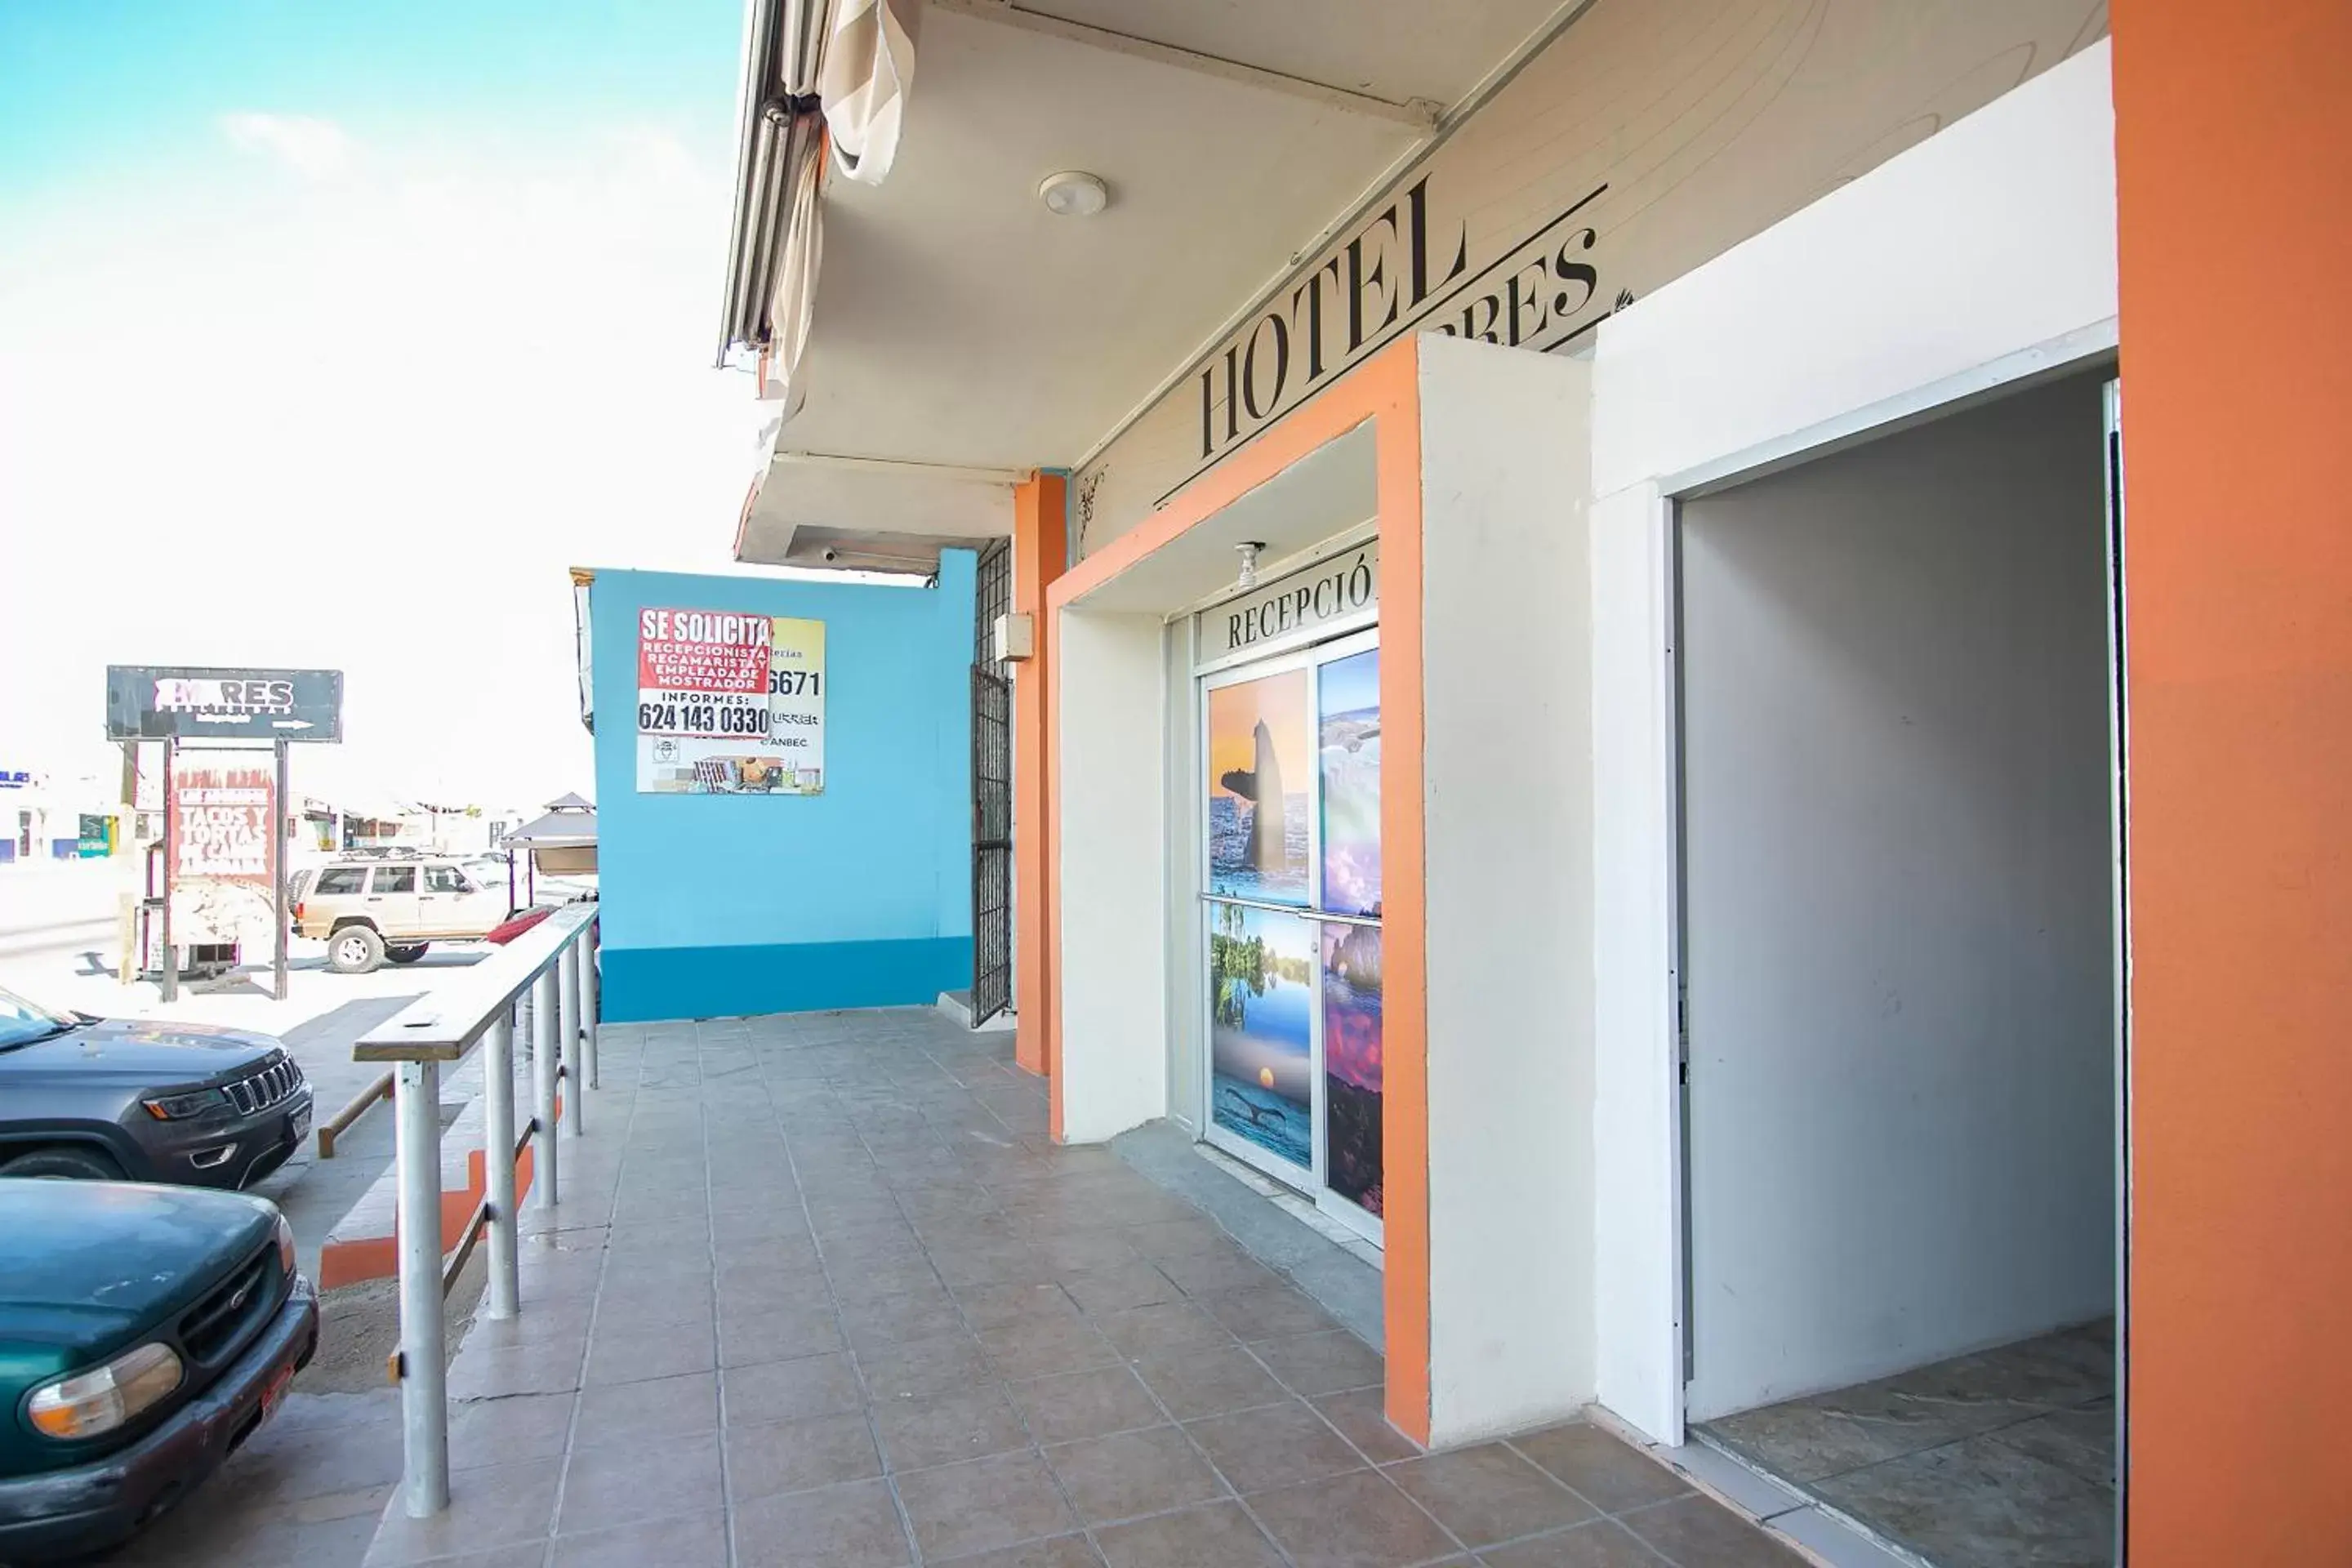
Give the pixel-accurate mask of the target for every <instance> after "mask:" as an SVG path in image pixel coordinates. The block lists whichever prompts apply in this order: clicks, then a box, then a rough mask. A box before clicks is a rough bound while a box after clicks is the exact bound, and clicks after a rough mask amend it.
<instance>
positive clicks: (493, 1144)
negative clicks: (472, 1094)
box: [482, 1003, 520, 1318]
mask: <svg viewBox="0 0 2352 1568" xmlns="http://www.w3.org/2000/svg"><path fill="white" fill-rule="evenodd" d="M482 1173H483V1180H484V1181H485V1183H487V1184H488V1197H489V1200H490V1283H489V1296H490V1316H491V1317H492V1318H511V1317H513V1316H514V1315H515V1310H516V1308H517V1306H518V1305H519V1301H520V1246H519V1244H518V1241H517V1232H516V1226H515V1105H514V1006H513V1005H512V1004H511V1003H509V1005H508V1006H507V1008H506V1010H505V1011H504V1012H502V1013H500V1014H499V1016H497V1017H495V1018H493V1019H491V1020H490V1026H489V1029H488V1031H487V1032H486V1033H485V1034H484V1035H483V1036H482Z"/></svg>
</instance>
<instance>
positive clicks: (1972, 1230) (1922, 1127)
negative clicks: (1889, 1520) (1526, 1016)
mask: <svg viewBox="0 0 2352 1568" xmlns="http://www.w3.org/2000/svg"><path fill="white" fill-rule="evenodd" d="M2102 436H2103V424H2102V411H2101V392H2100V382H2099V378H2098V377H2097V376H2096V375H2092V376H2088V377H2079V378H2075V379H2071V380H2068V381H2064V382H2061V383H2058V384H2055V385H2052V386H2044V387H2036V388H2034V389H2033V390H2032V391H2029V392H2026V393H2023V394H2021V395H2017V396H2014V397H2010V398H2005V399H2002V400H2000V401H1998V402H1995V403H1992V404H1990V405H1986V406H1984V407H1981V408H1976V409H1971V410H1969V411H1968V412H1966V413H1964V414H1960V415H1958V416H1953V417H1951V418H1948V419H1944V420H1938V421H1937V422H1935V423H1932V424H1929V425H1926V426H1920V427H1918V428H1916V429H1911V430H1906V431H1904V432H1902V433H1901V434H1899V435H1896V436H1893V437H1888V438H1886V439H1885V440H1884V441H1879V442H1874V443H1872V444H1870V445H1867V446H1864V447H1857V448H1855V449H1853V450H1852V451H1846V452H1840V453H1837V454H1835V455H1833V456H1832V457H1830V458H1824V459H1822V460H1821V461H1819V462H1816V463H1810V464H1805V465H1802V466H1801V467H1798V468H1791V469H1790V470H1788V471H1786V472H1784V473H1780V474H1775V475H1772V476H1770V477H1769V478H1767V479H1760V480H1757V481H1755V482H1753V483H1751V484H1748V485H1742V486H1738V487H1735V488H1734V489H1729V490H1727V491H1724V492H1723V493H1721V494H1718V495H1714V496H1709V497H1707V498H1706V499H1704V500H1691V501H1687V502H1685V504H1684V507H1683V511H1682V533H1681V537H1680V549H1681V562H1682V603H1683V616H1682V626H1683V632H1682V636H1683V643H1682V668H1683V686H1682V690H1683V725H1682V761H1683V777H1684V795H1683V802H1684V805H1683V824H1684V826H1683V834H1684V837H1683V844H1684V866H1685V871H1684V883H1683V900H1684V901H1683V931H1684V949H1683V958H1684V963H1685V970H1686V972H1687V975H1688V986H1689V998H1690V1010H1689V1027H1690V1057H1691V1069H1690V1123H1689V1138H1690V1163H1689V1169H1690V1182H1691V1237H1692V1243H1691V1270H1692V1280H1693V1292H1692V1295H1693V1309H1694V1310H1693V1325H1694V1329H1695V1331H1696V1341H1695V1352H1696V1353H1695V1356H1694V1366H1693V1375H1692V1379H1691V1384H1690V1389H1689V1397H1688V1414H1689V1416H1690V1417H1691V1418H1692V1419H1694V1420H1696V1419H1703V1418H1705V1417H1706V1416H1710V1415H1726V1414H1729V1413H1731V1412H1733V1411H1738V1410H1745V1409H1748V1408H1751V1407H1753V1406H1755V1405H1764V1404H1769V1403H1771V1402H1773V1401H1775V1400H1778V1399H1784V1398H1790V1397H1793V1396H1795V1395H1798V1394H1811V1393H1814V1392H1817V1391H1819V1390H1821V1389H1824V1388H1836V1387H1842V1386H1844V1385H1846V1384H1853V1383H1861V1382H1864V1381H1867V1380H1868V1379H1870V1378H1874V1377H1878V1376H1882V1375H1885V1374H1886V1373H1892V1372H1896V1371H1900V1370H1902V1369H1905V1368H1907V1367H1912V1366H1917V1365H1921V1364H1924V1363H1928V1362H1932V1361H1939V1360H1942V1359H1944V1358H1945V1357H1948V1356H1952V1355H1958V1354H1961V1353H1963V1352H1968V1351H1972V1350H1977V1349H1980V1348H1983V1347H1985V1346H1987V1345H1993V1344H2000V1343H2005V1342H2009V1341H2011V1340H2017V1339H2022V1338H2025V1337H2028V1336H2030V1335H2032V1334H2035V1333H2040V1332H2042V1331H2047V1330H2051V1329H2054V1328H2059V1327H2063V1326H2064V1325H2066V1324H2069V1323H2074V1322H2080V1321H2084V1319H2087V1318H2094V1317H2097V1316H2100V1315H2102V1314H2104V1313H2105V1312H2107V1311H2110V1310H2113V1308H2114V1305H2115V1246H2114V1242H2115V1212H2116V1211H2115V1198H2116V1188H2115V1139H2116V1123H2115V1017H2114V1006H2113V995H2114V978H2115V977H2114V973H2113V970H2114V965H2113V963H2112V950H2111V938H2112V931H2113V920H2112V914H2113V900H2114V896H2115V889H2114V886H2113V879H2112V876H2111V870H2112V867H2111V859H2112V856H2111V849H2110V838H2109V828H2110V815H2109V812H2110V790H2109V780H2110V777H2111V762H2110V752H2109V744H2108V734H2107V729H2108V724H2107V682H2108V663H2107V647H2106V631H2107V616H2106V563H2105V554H2104V551H2103V531H2104V523H2105V443H2104V441H2103V439H2102Z"/></svg>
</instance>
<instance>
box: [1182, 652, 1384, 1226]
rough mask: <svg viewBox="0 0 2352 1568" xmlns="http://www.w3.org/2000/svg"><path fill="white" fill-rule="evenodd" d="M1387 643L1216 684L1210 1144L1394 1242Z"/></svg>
mask: <svg viewBox="0 0 2352 1568" xmlns="http://www.w3.org/2000/svg"><path fill="white" fill-rule="evenodd" d="M1380 658H1381V654H1380V633H1379V631H1378V630H1377V629H1373V630H1366V631H1359V632H1355V633H1353V634H1352V635H1349V636H1344V637H1336V638H1333V639H1331V640H1328V641H1325V642H1321V643H1318V644H1315V645H1313V646H1310V647H1305V648H1301V649H1298V650H1297V651H1295V652H1292V653H1288V654H1286V655H1282V656H1280V657H1276V658H1264V659H1257V660H1254V661H1252V662H1248V663H1244V664H1242V665H1239V666H1237V667H1234V668H1227V669H1224V670H1222V671H1219V672H1217V673H1214V674H1212V675H1208V676H1205V677H1203V678H1202V679H1200V681H1199V682H1198V686H1199V688H1200V718H1201V726H1202V730H1201V733H1202V746H1201V752H1200V755H1201V757H1202V760H1203V768H1202V772H1203V774H1204V777H1203V778H1202V788H1203V791H1204V800H1205V808H1204V810H1203V812H1202V817H1201V820H1202V823H1203V825H1204V830H1203V832H1202V844H1201V847H1200V852H1201V878H1202V879H1201V883H1200V886H1201V888H1202V895H1201V918H1202V921H1203V924H1204V927H1205V932H1204V940H1203V942H1202V952H1203V953H1205V955H1206V957H1207V966H1206V967H1207V973H1206V974H1205V976H1204V977H1203V983H1204V984H1205V985H1206V988H1207V995H1206V1001H1205V1009H1204V1025H1205V1030H1206V1035H1207V1039H1206V1048H1205V1049H1204V1050H1203V1051H1202V1071H1203V1073H1204V1075H1205V1078H1206V1083H1205V1086H1204V1095H1205V1098H1204V1100H1203V1104H1204V1107H1205V1115H1204V1117H1203V1123H1202V1136H1203V1137H1204V1139H1205V1140H1206V1141H1207V1142H1209V1143H1210V1144H1212V1145H1213V1146H1214V1147H1215V1148H1217V1149H1218V1150H1220V1151H1222V1152H1225V1153H1227V1154H1230V1155H1232V1156H1233V1157H1234V1158H1235V1159H1238V1160H1241V1161H1243V1162H1244V1163H1247V1164H1249V1165H1251V1166H1253V1167H1255V1169H1257V1170H1258V1171H1261V1172H1263V1173H1265V1174H1266V1175H1268V1176H1271V1177H1272V1178H1274V1179H1275V1180H1276V1181H1278V1182H1281V1183H1284V1184H1287V1185H1289V1186H1292V1187H1294V1188H1297V1190H1299V1191H1300V1192H1302V1193H1304V1194H1307V1195H1308V1196H1310V1197H1311V1198H1312V1199H1313V1200H1314V1203H1315V1205H1316V1207H1317V1208H1318V1209H1319V1210H1321V1211H1322V1212H1323V1213H1325V1214H1327V1215H1330V1216H1332V1217H1333V1218H1334V1219H1337V1220H1338V1221H1339V1222H1340V1223H1341V1224H1342V1225H1344V1226H1347V1227H1348V1228H1349V1229H1350V1230H1353V1231H1354V1232H1356V1233H1357V1234H1359V1235H1361V1236H1363V1237H1367V1238H1368V1239H1370V1240H1371V1241H1372V1242H1374V1243H1376V1244H1377V1243H1378V1242H1379V1241H1380V1240H1381V1210H1382V1206H1383V1184H1382V1180H1381V1093H1382V1084H1381V797H1380V768H1381V745H1380V734H1381V707H1380Z"/></svg>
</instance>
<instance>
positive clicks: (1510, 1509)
mask: <svg viewBox="0 0 2352 1568" xmlns="http://www.w3.org/2000/svg"><path fill="white" fill-rule="evenodd" d="M1387 1474H1388V1478H1389V1479H1391V1481H1394V1482H1395V1483H1396V1484H1397V1485H1398V1486H1399V1487H1400V1488H1402V1489H1403V1490H1404V1492H1405V1494H1406V1495H1407V1496H1408V1497H1411V1498H1412V1500H1414V1501H1415V1502H1418V1503H1419V1504H1421V1506H1422V1507H1423V1509H1425V1510H1428V1511H1429V1512H1430V1513H1431V1514H1432V1515H1433V1516H1434V1517H1435V1519H1436V1520H1437V1521H1438V1523H1440V1524H1442V1525H1444V1527H1445V1528H1446V1529H1447V1530H1449V1531H1453V1532H1454V1537H1455V1538H1456V1539H1458V1540H1459V1541H1460V1542H1462V1543H1463V1544H1464V1545H1465V1546H1473V1547H1476V1546H1486V1545H1491V1544H1493V1543H1495V1542H1503V1541H1509V1540H1512V1539H1514V1538H1516V1537H1518V1536H1522V1535H1535V1534H1538V1533H1539V1532H1541V1531H1547V1530H1557V1529H1559V1528H1560V1527H1561V1526H1563V1525H1570V1524H1580V1523H1582V1522H1584V1521H1587V1520H1590V1519H1591V1518H1592V1517H1593V1509H1592V1506H1591V1504H1590V1503H1588V1502H1586V1501H1585V1500H1583V1499H1581V1498H1580V1497H1578V1496H1577V1495H1576V1494H1575V1493H1574V1492H1571V1491H1570V1490H1569V1489H1567V1488H1566V1487H1563V1486H1561V1485H1560V1484H1559V1482H1558V1481H1556V1480H1554V1479H1551V1478H1550V1477H1549V1476H1548V1475H1546V1474H1544V1472H1543V1471H1541V1470H1539V1469H1538V1468H1536V1467H1535V1466H1533V1465H1531V1464H1529V1463H1528V1461H1527V1460H1525V1459H1523V1458H1520V1457H1519V1456H1518V1455H1517V1454H1515V1453H1513V1452H1512V1451H1511V1450H1510V1449H1509V1448H1508V1447H1505V1446H1504V1445H1502V1444H1500V1443H1483V1444H1480V1445H1479V1446H1477V1447H1472V1448H1456V1449H1453V1450H1452V1451H1450V1452H1447V1453H1442V1454H1431V1455H1428V1456H1427V1457H1425V1458H1419V1459H1408V1460H1406V1461H1405V1462H1404V1463H1402V1464H1401V1465H1391V1466H1390V1467H1389V1468H1388V1471H1387Z"/></svg>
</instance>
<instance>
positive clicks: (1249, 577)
mask: <svg viewBox="0 0 2352 1568" xmlns="http://www.w3.org/2000/svg"><path fill="white" fill-rule="evenodd" d="M1234 549H1235V550H1237V551H1239V552H1241V557H1242V575H1241V581H1240V582H1239V583H1237V584H1234V586H1236V587H1241V588H1255V587H1256V586H1257V552H1259V551H1261V550H1264V549H1265V540H1263V539H1245V540H1244V541H1242V542H1240V543H1239V544H1236V545H1234Z"/></svg>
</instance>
